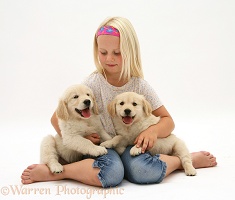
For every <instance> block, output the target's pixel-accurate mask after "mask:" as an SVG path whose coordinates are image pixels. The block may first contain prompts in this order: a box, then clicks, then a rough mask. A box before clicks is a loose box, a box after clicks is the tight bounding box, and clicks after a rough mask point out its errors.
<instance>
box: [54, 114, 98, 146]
mask: <svg viewBox="0 0 235 200" xmlns="http://www.w3.org/2000/svg"><path fill="white" fill-rule="evenodd" d="M51 124H52V126H53V127H54V129H55V130H56V132H57V133H58V134H59V135H60V137H62V134H61V130H60V127H59V124H58V118H57V116H56V112H54V113H53V115H52V117H51ZM85 138H86V139H88V140H90V141H91V142H93V143H94V144H99V143H100V136H99V135H98V134H97V133H92V134H90V135H88V136H86V137H85Z"/></svg>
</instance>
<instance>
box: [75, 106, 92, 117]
mask: <svg viewBox="0 0 235 200" xmlns="http://www.w3.org/2000/svg"><path fill="white" fill-rule="evenodd" d="M75 111H76V112H77V113H78V114H79V115H80V116H81V117H83V118H89V117H90V116H91V112H90V108H89V107H88V108H85V109H83V110H79V109H77V108H75Z"/></svg>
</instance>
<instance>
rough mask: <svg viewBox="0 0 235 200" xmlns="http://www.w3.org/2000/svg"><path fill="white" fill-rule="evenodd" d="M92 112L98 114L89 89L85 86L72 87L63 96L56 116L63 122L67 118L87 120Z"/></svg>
mask: <svg viewBox="0 0 235 200" xmlns="http://www.w3.org/2000/svg"><path fill="white" fill-rule="evenodd" d="M92 110H93V112H94V113H95V114H98V112H97V108H96V103H95V99H94V95H93V92H92V91H91V89H90V88H88V87H86V86H85V85H74V86H71V87H69V88H68V89H67V90H66V91H65V93H64V94H63V96H62V98H61V100H60V102H59V105H58V108H57V116H58V118H61V119H64V120H68V118H69V117H71V118H82V119H88V118H90V116H91V111H92Z"/></svg>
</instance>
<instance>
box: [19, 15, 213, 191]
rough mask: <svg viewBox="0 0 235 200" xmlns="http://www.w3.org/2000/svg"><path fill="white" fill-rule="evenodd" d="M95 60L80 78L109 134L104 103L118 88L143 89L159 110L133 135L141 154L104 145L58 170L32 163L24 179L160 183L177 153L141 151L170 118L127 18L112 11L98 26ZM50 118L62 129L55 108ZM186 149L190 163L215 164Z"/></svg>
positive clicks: (162, 133)
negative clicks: (154, 121)
mask: <svg viewBox="0 0 235 200" xmlns="http://www.w3.org/2000/svg"><path fill="white" fill-rule="evenodd" d="M94 60H95V64H96V68H97V70H96V72H94V73H92V74H91V75H90V76H89V77H88V78H87V79H86V80H85V81H84V84H86V85H87V86H89V87H90V88H91V89H92V90H93V92H94V94H95V96H96V100H97V103H98V107H99V111H100V115H101V121H102V124H103V126H104V128H105V129H106V131H107V132H108V133H109V134H110V135H112V136H114V135H115V130H114V126H113V123H112V119H111V118H110V117H109V115H108V112H107V108H106V107H107V104H108V103H109V102H110V101H111V100H112V99H113V98H114V97H115V96H116V95H117V94H120V93H122V92H126V91H133V92H137V93H139V94H142V95H144V96H145V97H146V98H147V100H148V101H149V102H150V103H151V105H152V108H153V114H154V115H156V116H161V120H160V122H159V123H158V124H156V125H153V126H151V127H149V128H148V129H147V130H145V131H143V132H142V133H141V134H140V135H139V136H138V137H137V138H136V140H135V143H136V145H137V146H142V154H141V155H139V156H136V157H131V156H130V154H129V151H130V148H131V147H128V148H127V149H126V150H125V152H124V153H123V154H122V155H121V157H120V156H119V155H118V154H117V153H116V152H115V151H114V150H113V149H108V154H106V155H104V156H100V157H98V158H86V159H83V160H82V161H79V162H75V163H71V164H65V165H64V171H63V172H62V173H60V174H52V173H51V172H50V171H49V169H48V167H47V166H46V165H44V164H38V165H31V166H29V167H28V168H27V169H25V170H24V171H23V173H22V176H21V179H22V183H23V184H29V183H33V182H36V181H53V180H62V179H73V180H76V181H79V182H82V183H85V184H87V185H92V186H100V187H114V186H117V185H118V184H120V183H121V181H122V180H123V177H124V174H125V178H126V179H127V180H129V181H130V182H133V183H137V184H148V183H160V182H161V181H162V180H163V179H164V177H166V176H167V175H169V174H170V173H171V172H173V171H175V170H177V169H182V166H181V164H180V160H179V158H178V157H175V156H168V155H155V156H151V155H150V154H149V153H145V152H146V151H147V150H148V149H151V147H152V146H153V144H154V143H155V142H156V141H157V138H162V137H167V136H168V135H169V134H171V132H172V131H173V129H174V122H173V119H172V117H171V115H170V114H169V112H168V111H167V109H166V108H165V106H164V105H162V103H161V101H160V100H159V98H158V96H157V94H156V93H155V91H154V90H153V88H152V87H151V86H150V85H149V84H148V83H147V82H146V81H145V80H144V79H143V71H142V65H141V58H140V50H139V43H138V39H137V36H136V33H135V30H134V28H133V27H132V25H131V23H130V22H129V21H128V20H127V19H125V18H121V17H112V18H108V19H106V20H105V21H104V22H103V23H102V24H101V25H100V26H99V28H98V29H97V32H96V34H95V37H94ZM51 122H52V125H53V126H54V128H55V130H56V131H57V132H58V133H59V134H61V133H60V129H59V127H58V120H57V117H56V114H55V113H54V114H53V116H52V119H51ZM87 138H88V139H90V140H91V141H92V142H93V143H95V144H99V136H98V135H97V134H96V133H93V134H91V135H90V136H88V137H87ZM191 155H192V160H193V165H194V167H195V168H202V167H212V166H216V165H217V163H216V158H215V157H214V156H213V155H212V154H210V153H209V152H205V151H200V152H196V153H192V154H191Z"/></svg>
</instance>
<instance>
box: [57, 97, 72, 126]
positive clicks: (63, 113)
mask: <svg viewBox="0 0 235 200" xmlns="http://www.w3.org/2000/svg"><path fill="white" fill-rule="evenodd" d="M56 114H57V117H58V118H59V119H62V120H65V121H67V120H68V119H69V113H68V109H67V106H66V105H65V102H64V101H63V100H60V101H59V104H58V107H57V109H56Z"/></svg>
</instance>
